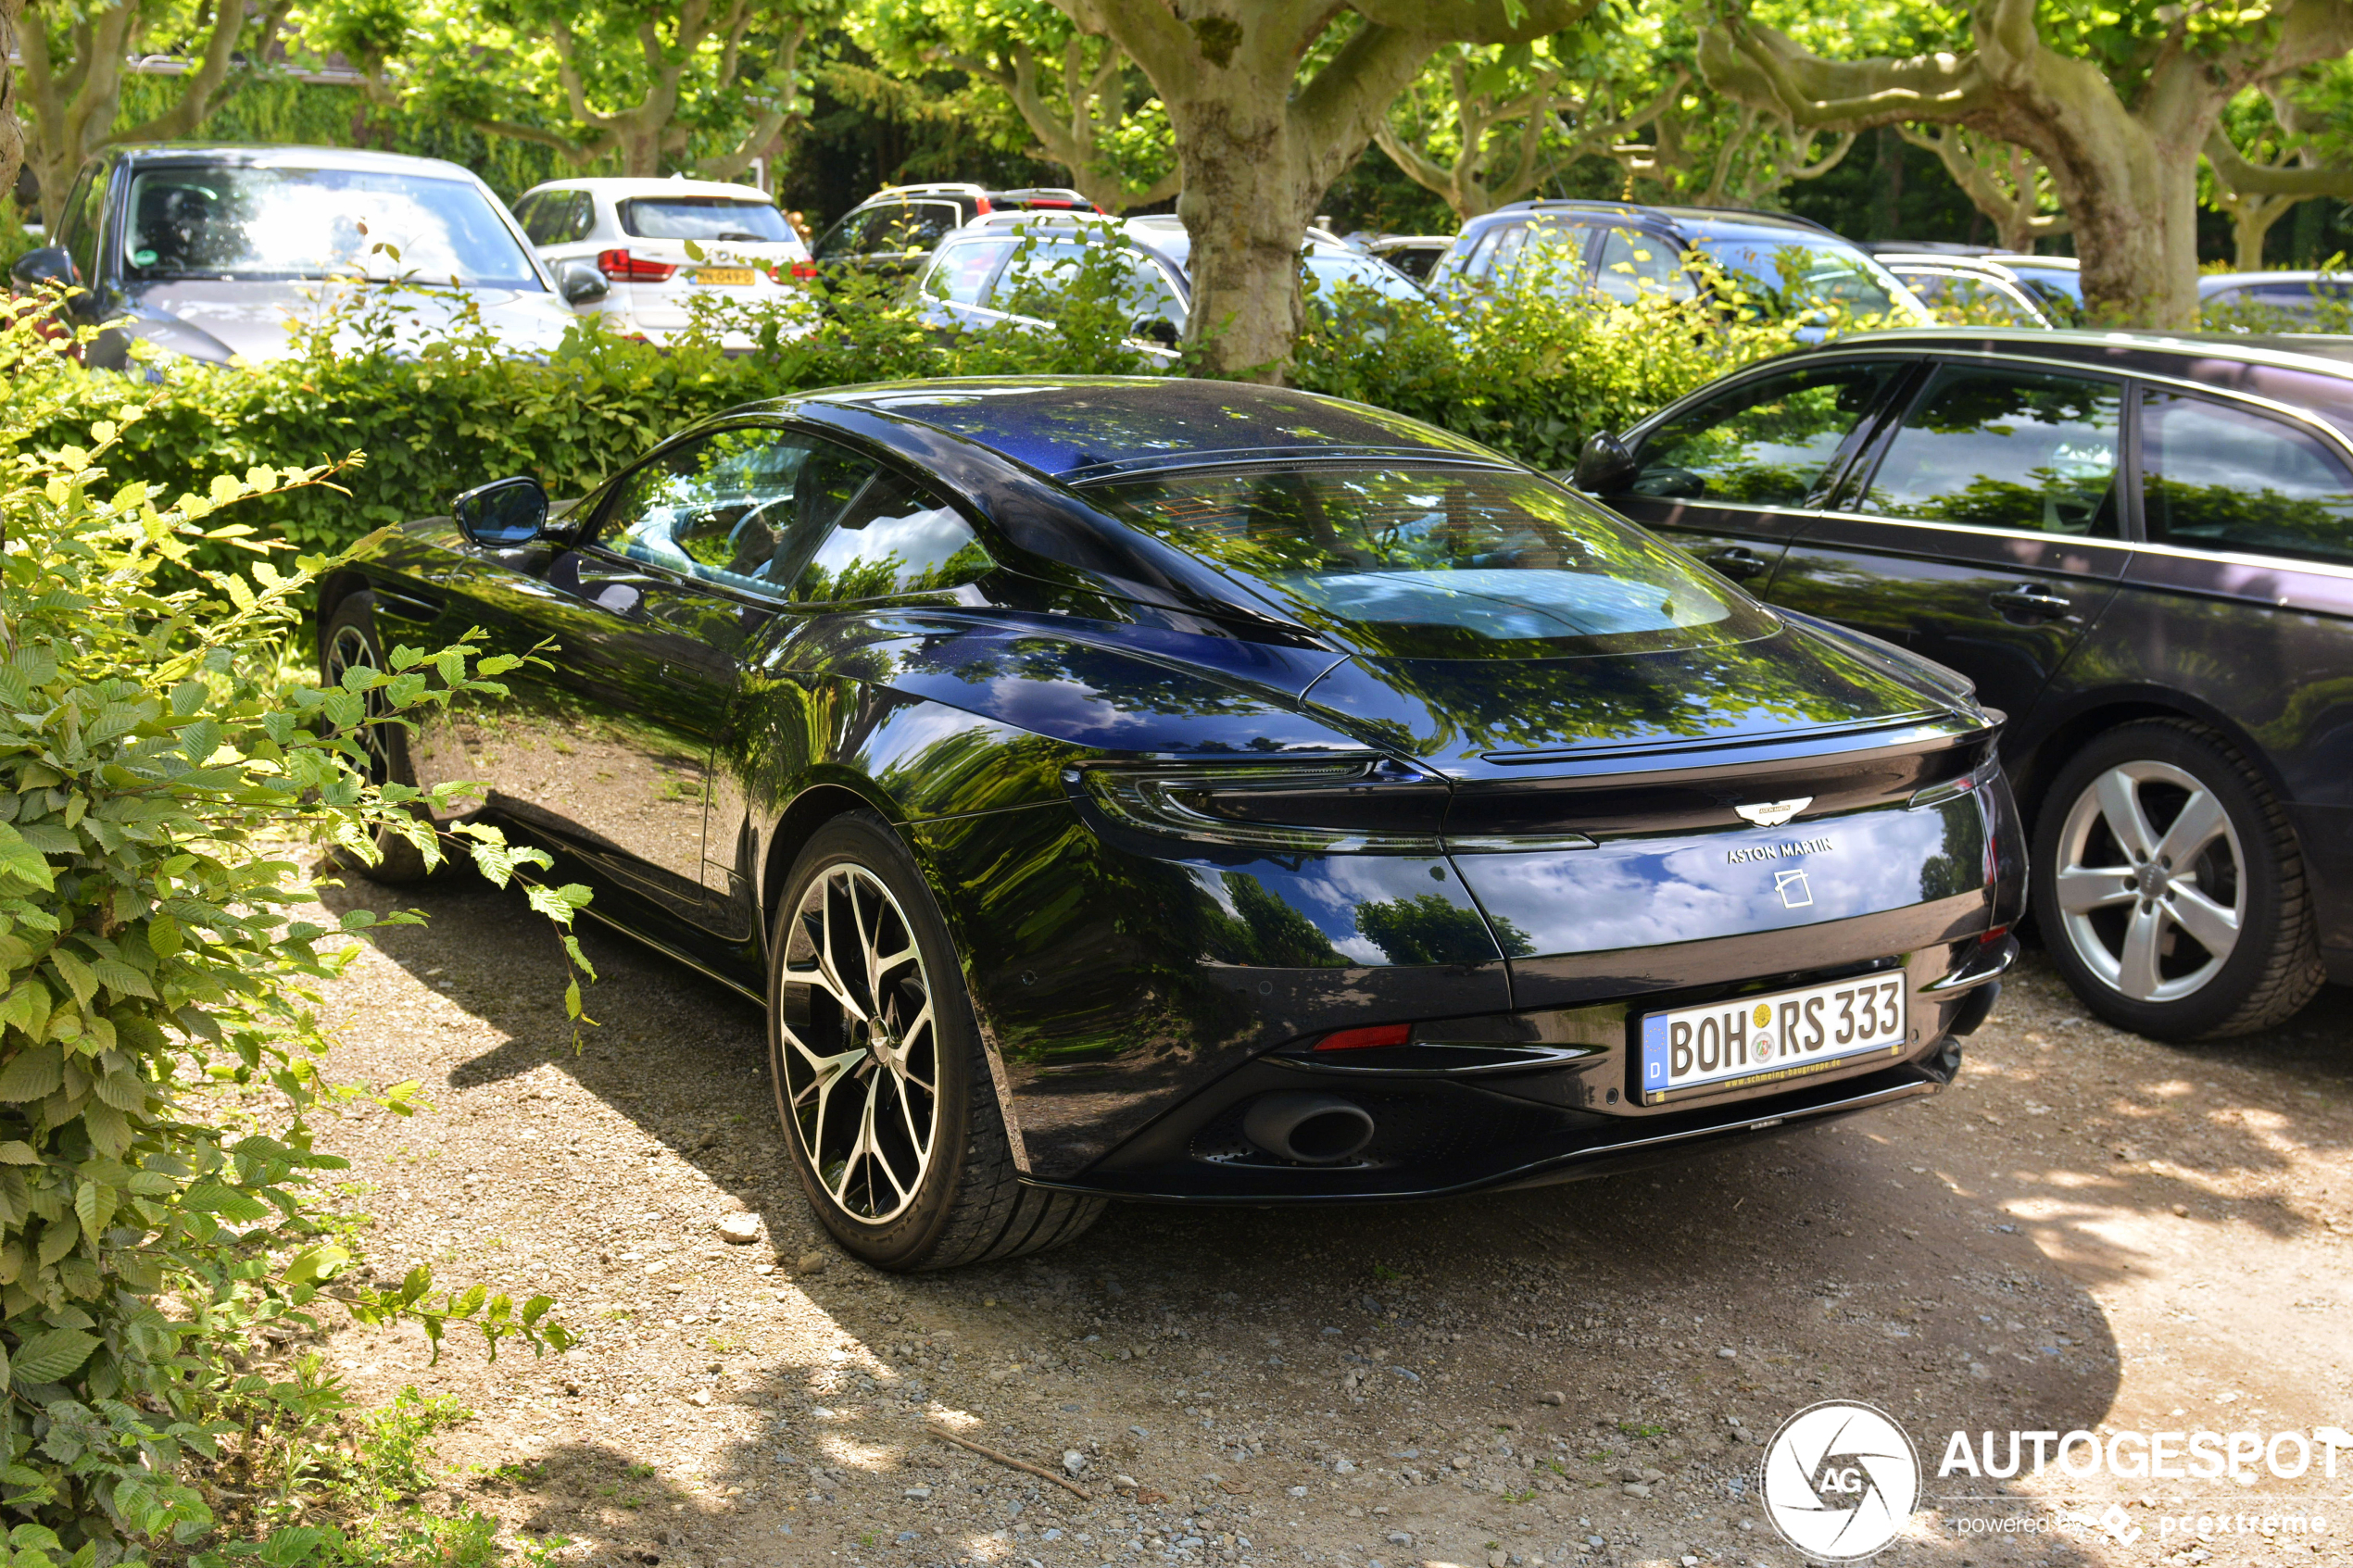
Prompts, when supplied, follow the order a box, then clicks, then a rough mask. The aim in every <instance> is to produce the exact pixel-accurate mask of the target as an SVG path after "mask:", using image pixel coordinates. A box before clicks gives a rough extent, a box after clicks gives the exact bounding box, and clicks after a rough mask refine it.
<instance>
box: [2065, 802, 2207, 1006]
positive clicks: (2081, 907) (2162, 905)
mask: <svg viewBox="0 0 2353 1568" xmlns="http://www.w3.org/2000/svg"><path fill="white" fill-rule="evenodd" d="M2245 866H2246V859H2245V858H2244V856H2243V855H2242V853H2241V850H2240V846H2239V835H2238V829H2237V828H2236V827H2235V826H2234V825H2233V823H2232V822H2231V816H2230V812H2229V811H2228V810H2226V809H2224V808H2223V805H2222V803H2221V800H2219V799H2217V798H2216V797H2215V795H2214V792H2213V791H2212V790H2210V789H2208V787H2207V786H2206V785H2205V784H2201V783H2200V782H2199V781H2198V779H2197V777H2196V775H2195V774H2193V773H2190V772H2188V771H2184V770H2183V769H2181V768H2177V767H2174V766H2173V765H2171V763H2167V762H2158V761H2154V760H2149V759H2136V760H2133V761H2128V762H2122V763H2119V764H2118V765H2117V766H2115V767H2113V768H2110V769H2108V771H2105V772H2103V773H2101V774H2099V775H2098V776H2097V777H2095V779H2093V780H2092V782H2091V783H2090V784H2088V785H2086V786H2085V788H2084V789H2083V791H2082V794H2080V795H2079V796H2077V797H2076V798H2075V801H2074V803H2073V804H2072V805H2071V806H2070V807H2069V808H2068V812H2067V819H2066V821H2065V822H2064V823H2062V824H2061V826H2060V829H2059V838H2058V854H2057V870H2056V872H2055V875H2054V881H2053V889H2054V891H2055V893H2056V895H2057V904H2058V914H2059V924H2060V927H2061V929H2062V931H2063V933H2064V935H2065V936H2066V939H2067V942H2068V944H2069V946H2070V947H2072V948H2073V949H2074V950H2075V953H2076V956H2077V957H2079V958H2081V959H2082V960H2083V963H2084V965H2085V967H2086V968H2088V969H2090V970H2091V972H2092V973H2093V974H2094V975H2095V977H2097V978H2098V979H2099V980H2100V981H2101V982H2103V983H2104V984H2106V985H2108V986H2109V987H2110V988H2112V989H2114V990H2116V991H2117V992H2119V993H2120V994H2122V995H2123V996H2126V997H2131V998H2132V999H2133V1000H2134V1001H2137V1002H2174V1001H2180V1000H2181V999H2182V998H2183V997H2188V996H2191V995H2192V994H2194V993H2196V992H2197V991H2199V990H2201V989H2203V988H2204V987H2205V986H2206V985H2208V983H2209V982H2211V981H2212V980H2213V979H2214V977H2215V975H2216V974H2218V973H2219V972H2221V968H2222V966H2223V964H2224V963H2226V962H2227V961H2228V960H2229V959H2230V956H2231V953H2232V950H2233V948H2235V947H2237V946H2238V940H2239V933H2240V932H2241V930H2242V929H2244V927H2245V924H2246V874H2245Z"/></svg>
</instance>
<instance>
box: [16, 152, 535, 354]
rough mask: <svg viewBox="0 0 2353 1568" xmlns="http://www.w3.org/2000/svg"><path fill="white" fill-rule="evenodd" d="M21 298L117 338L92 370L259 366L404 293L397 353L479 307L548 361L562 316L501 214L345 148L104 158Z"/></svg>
mask: <svg viewBox="0 0 2353 1568" xmlns="http://www.w3.org/2000/svg"><path fill="white" fill-rule="evenodd" d="M12 276H13V278H14V281H15V282H16V285H17V287H18V288H19V289H30V288H32V287H35V286H37V285H39V284H41V283H44V282H62V283H67V284H70V285H74V286H76V287H77V288H78V290H79V291H80V292H79V293H78V294H77V295H75V296H74V301H73V305H72V307H71V309H72V312H73V314H74V315H75V316H76V317H78V318H80V319H81V320H85V321H90V322H98V321H112V322H117V323H119V325H118V326H117V327H116V328H115V329H114V330H111V331H109V332H107V333H106V334H105V336H103V337H102V338H101V339H100V340H99V341H98V342H97V343H96V344H95V345H93V347H92V351H91V354H90V362H91V363H92V364H94V365H99V366H105V367H111V368H120V367H121V366H122V365H123V364H125V363H126V362H127V360H128V350H129V346H130V344H131V343H132V340H134V339H145V340H146V341H148V342H150V343H153V344H155V345H157V347H159V348H162V349H164V350H166V351H168V352H170V353H172V354H176V355H181V356H184V357H186V358H191V359H196V360H203V361H208V362H211V363H216V364H218V363H224V362H226V361H227V360H229V359H231V358H238V357H242V358H247V359H269V358H276V357H278V356H279V355H282V354H284V353H286V352H287V351H288V349H289V346H290V344H291V333H292V332H293V331H295V330H297V329H300V328H302V327H304V326H306V325H312V324H316V323H317V322H319V321H320V320H322V319H323V318H324V317H326V316H327V314H328V313H329V312H332V311H333V310H335V309H337V308H339V307H348V306H350V305H351V304H352V303H353V295H354V291H356V290H358V289H360V288H363V287H366V286H367V285H370V284H376V283H386V282H396V281H400V280H408V281H409V282H414V283H417V284H421V285H425V286H426V287H428V288H429V289H431V290H432V291H433V292H432V293H427V294H419V295H412V296H410V297H407V298H404V299H403V300H402V301H401V305H402V307H403V309H402V310H401V311H400V312H399V314H398V317H397V323H398V324H397V327H396V342H397V344H398V345H400V346H401V347H403V348H404V349H409V348H414V347H417V346H420V345H422V344H424V343H427V342H430V341H431V340H432V339H433V338H434V337H435V336H436V335H438V334H440V333H442V332H446V331H447V330H448V329H449V328H450V327H451V326H452V325H453V324H454V323H455V322H456V320H457V319H458V318H459V315H460V314H462V313H464V312H465V311H466V309H467V308H468V307H472V308H473V309H475V310H478V311H479V312H480V315H481V320H482V322H483V324H484V326H485V327H486V328H488V330H489V331H490V332H491V333H492V334H493V335H494V336H496V337H497V340H498V341H499V342H500V343H501V344H502V345H506V346H508V347H510V348H512V349H514V350H516V351H517V352H519V353H529V354H544V353H547V351H549V350H551V349H553V348H554V347H555V346H556V345H558V344H559V343H560V342H561V341H562V338H563V334H564V332H565V329H566V328H568V327H569V326H570V325H571V324H572V320H573V314H572V309H571V307H569V306H568V305H566V304H565V302H564V300H563V298H562V297H561V296H560V295H559V293H558V292H557V288H556V283H555V280H554V279H553V278H552V277H550V276H549V275H548V273H547V270H546V269H545V268H544V267H542V266H541V265H540V264H539V259H538V257H535V256H534V255H533V254H532V249H531V246H530V245H529V244H528V243H526V242H525V240H524V238H523V233H522V229H521V228H519V227H518V226H517V225H516V223H515V220H514V217H513V215H512V214H510V212H508V210H507V208H506V207H505V205H504V204H502V203H501V202H500V201H499V200H498V198H497V196H496V195H495V194H492V193H491V190H490V187H489V186H487V185H485V184H484V183H483V182H482V181H481V180H480V179H479V178H477V177H476V176H475V175H474V174H473V173H472V171H471V170H468V169H462V168H460V167H459V166H458V165H457V164H454V163H445V162H443V161H442V160H440V159H439V158H425V157H402V156H399V155H396V154H393V153H378V152H364V151H359V150H356V149H353V148H348V147H239V146H184V145H183V146H168V145H158V146H130V147H113V148H109V149H107V151H106V152H104V153H102V154H100V155H99V156H98V157H94V158H93V159H91V160H90V162H89V163H87V164H85V165H84V166H83V167H82V171H81V173H80V174H78V175H77V176H76V177H75V179H74V182H73V186H72V189H71V190H70V191H69V192H68V193H67V195H66V204H65V216H64V218H63V219H62V220H60V221H59V222H58V224H57V244H56V245H49V246H44V248H42V249H39V250H34V251H28V252H27V253H26V254H25V255H24V256H22V257H19V258H18V260H17V263H16V266H15V268H14V269H13V272H12Z"/></svg>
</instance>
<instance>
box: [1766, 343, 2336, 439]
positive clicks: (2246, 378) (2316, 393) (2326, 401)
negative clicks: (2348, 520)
mask: <svg viewBox="0 0 2353 1568" xmlns="http://www.w3.org/2000/svg"><path fill="white" fill-rule="evenodd" d="M1887 348H1913V349H1918V350H1919V351H1920V352H1923V353H1943V354H2015V355H2019V356H2020V357H2023V358H2036V359H2045V360H2050V359H2059V360H2067V361H2070V362H2073V363H2076V364H2080V365H2082V366H2083V367H2085V368H2086V369H2095V368H2096V369H2100V370H2109V371H2113V372H2115V373H2117V374H2119V375H2135V374H2138V375H2148V376H2167V377H2171V378H2174V379H2176V380H2181V381H2187V382H2195V383H2198V384H2199V385H2202V386H2210V387H2213V388H2214V389H2215V390H2217V391H2226V392H2243V393H2249V394H2252V395H2256V396H2259V397H2270V398H2273V399H2275V400H2277V401H2280V402H2284V403H2288V404H2292V405H2295V406H2296V407H2300V408H2309V409H2310V411H2311V412H2313V413H2315V414H2317V415H2319V416H2321V417H2322V418H2323V419H2326V420H2329V421H2330V422H2331V423H2332V424H2334V425H2337V426H2338V427H2340V428H2342V429H2346V430H2348V431H2353V338H2347V337H2328V336H2322V335H2318V334H2314V335H2310V336H2304V335H2299V334H2296V333H2287V332H2278V333H2245V334H2242V333H2238V332H2098V331H2092V330H2087V329H2083V328H2068V327H2060V328H2048V327H1899V328H1893V329H1890V330H1888V331H1884V332H1856V333H1855V334H1853V335H1852V336H1849V337H1843V338H1840V339H1839V340H1837V341H1836V342H1834V343H1827V344H1824V345H1821V346H1819V347H1818V348H1804V349H1799V350H1797V351H1796V353H1795V354H1792V355H1785V356H1782V357H1781V358H1782V359H1783V360H1784V361H1790V360H1794V359H1797V358H1813V357H1816V356H1822V355H1835V354H1839V353H1851V352H1853V351H1855V350H1856V349H1887Z"/></svg>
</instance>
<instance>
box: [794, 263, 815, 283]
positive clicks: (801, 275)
mask: <svg viewBox="0 0 2353 1568" xmlns="http://www.w3.org/2000/svg"><path fill="white" fill-rule="evenodd" d="M792 275H793V276H794V277H795V278H798V279H799V280H800V281H801V282H804V283H805V282H809V280H810V279H812V278H813V277H815V276H816V275H817V264H816V263H815V262H813V261H796V262H794V263H793V264H792Z"/></svg>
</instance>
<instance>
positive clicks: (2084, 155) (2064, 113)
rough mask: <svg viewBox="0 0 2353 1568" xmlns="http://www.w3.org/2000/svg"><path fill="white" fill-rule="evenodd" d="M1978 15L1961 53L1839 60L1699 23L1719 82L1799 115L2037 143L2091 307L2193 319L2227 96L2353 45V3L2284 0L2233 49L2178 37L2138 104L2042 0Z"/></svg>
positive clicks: (2121, 317)
mask: <svg viewBox="0 0 2353 1568" xmlns="http://www.w3.org/2000/svg"><path fill="white" fill-rule="evenodd" d="M2186 25H2187V24H2186V22H2185V21H2181V20H2177V21H2176V23H2175V26H2176V27H2177V29H2178V28H2181V27H2184V26H2186ZM1970 27H1971V32H1972V36H1973V42H1974V47H1972V48H1970V49H1969V50H1966V51H1963V52H1960V53H1957V54H1939V55H1923V56H1914V57H1913V58H1910V59H1889V58H1876V59H1865V60H1830V59H1825V58H1823V57H1821V56H1818V55H1812V54H1809V53H1807V52H1806V50H1804V49H1802V48H1800V47H1799V46H1798V45H1797V44H1794V43H1793V42H1792V41H1791V40H1790V39H1789V38H1788V37H1786V36H1785V35H1783V34H1781V33H1780V32H1777V31H1774V30H1773V29H1771V28H1768V27H1764V26H1761V25H1758V24H1755V23H1753V22H1744V21H1739V20H1737V19H1736V20H1734V21H1732V22H1730V23H1727V24H1724V25H1720V26H1718V27H1713V28H1710V29H1709V30H1708V31H1706V32H1705V33H1704V34H1703V35H1702V37H1701V49H1700V66H1701V70H1702V73H1703V74H1705V76H1706V77H1707V79H1708V81H1709V82H1711V83H1713V84H1714V85H1715V86H1716V87H1717V88H1718V91H1720V92H1723V93H1726V94H1730V96H1733V97H1736V98H1740V99H1741V100H1743V102H1748V103H1756V104H1762V105H1768V106H1770V107H1774V108H1775V109H1777V110H1779V111H1780V112H1781V113H1784V114H1788V115H1790V116H1791V117H1792V118H1793V119H1794V120H1795V121H1796V122H1797V123H1798V124H1801V125H1808V126H1822V127H1833V126H1835V127H1840V128H1843V129H1846V130H1865V129H1869V127H1872V126H1876V125H1897V124H1904V123H1906V122H1909V123H1914V124H1931V123H1934V124H1950V125H1960V126H1963V127H1966V128H1967V129H1969V130H1970V131H1974V132H1980V133H1982V134H1983V135H1987V136H1991V137H1994V138H1996V139H1997V140H2000V141H2005V142H2012V143H2015V144H2018V145H2020V146H2022V147H2025V148H2026V149H2028V150H2029V151H2030V152H2032V153H2033V154H2034V155H2035V156H2036V157H2039V158H2041V159H2042V160H2043V164H2044V166H2045V168H2047V169H2049V170H2050V173H2051V182H2052V184H2053V187H2054V188H2055V189H2056V190H2057V194H2058V198H2059V206H2060V207H2061V208H2062V210H2064V211H2065V212H2066V214H2067V217H2068V221H2069V223H2070V225H2071V227H2072V229H2073V232H2074V235H2075V248H2076V253H2077V254H2078V255H2079V256H2080V257H2082V263H2083V296H2084V303H2085V305H2086V306H2087V307H2088V308H2089V309H2090V310H2091V311H2092V313H2093V314H2094V315H2095V317H2096V318H2099V319H2103V320H2112V321H2117V322H2119V323H2126V322H2137V323H2144V324H2146V325H2151V326H2156V327H2161V328H2167V329H2183V328H2187V327H2189V326H2191V325H2192V324H2193V323H2194V322H2195V321H2196V314H2197V238H2196V218H2197V159H2198V154H2199V150H2200V148H2201V147H2202V146H2203V145H2204V144H2205V142H2206V140H2207V137H2208V134H2209V133H2210V132H2212V131H2213V130H2214V128H2215V126H2216V125H2217V124H2218V123H2219V122H2220V120H2221V113H2222V110H2223V107H2224V106H2226V105H2227V104H2228V103H2229V102H2230V100H2231V98H2232V96H2233V94H2237V93H2238V92H2239V91H2241V90H2242V89H2244V88H2245V87H2246V86H2247V85H2248V84H2249V83H2251V82H2258V81H2261V80H2264V79H2266V78H2269V77H2272V76H2276V75H2279V74H2282V73H2284V72H2286V71H2290V70H2294V69H2298V68H2299V67H2301V66H2304V65H2307V64H2309V63H2312V62H2314V61H2318V60H2322V59H2328V58H2332V57H2334V56H2339V55H2343V54H2345V53H2347V51H2348V50H2353V4H2348V3H2347V0H2285V3H2284V4H2283V5H2282V6H2279V7H2278V8H2277V9H2276V10H2275V11H2274V12H2273V13H2272V18H2271V20H2270V21H2269V22H2267V23H2265V24H2262V25H2259V26H2253V27H2250V28H2248V29H2247V31H2246V41H2245V42H2244V43H2242V44H2239V45H2238V46H2236V47H2234V48H2231V49H2225V50H2221V51H2219V52H2200V51H2194V50H2192V49H2189V48H2187V47H2185V46H2182V45H2181V40H2179V39H2176V40H2173V41H2170V42H2169V43H2168V44H2167V45H2166V46H2165V47H2164V48H2162V49H2160V50H2159V51H2158V53H2157V55H2156V56H2154V58H2153V60H2152V62H2151V64H2150V66H2149V69H2148V71H2147V75H2146V80H2145V84H2144V85H2143V86H2142V87H2141V88H2140V90H2139V92H2138V94H2137V96H2136V97H2135V99H2134V101H2133V103H2132V104H2130V105H2129V106H2128V105H2127V104H2126V103H2125V102H2124V101H2123V100H2122V99H2121V98H2120V97H2119V96H2118V95H2117V92H2116V89H2115V87H2114V85H2113V84H2112V83H2111V82H2109V80H2108V77H2107V76H2106V75H2105V74H2104V73H2103V72H2102V70H2101V69H2100V68H2099V67H2098V66H2097V65H2095V64H2094V63H2093V62H2091V61H2089V60H2084V59H2079V58H2075V57H2072V56H2066V55H2061V54H2060V53H2058V52H2057V50H2055V49H2052V48H2050V47H2049V46H2048V45H2047V44H2045V43H2044V42H2043V41H2042V39H2041V37H2040V36H2039V35H2038V33H2037V32H2036V31H2035V7H2034V4H2033V0H1978V3H1977V5H1976V6H1975V8H1974V10H1973V11H1972V13H1971V16H1970Z"/></svg>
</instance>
